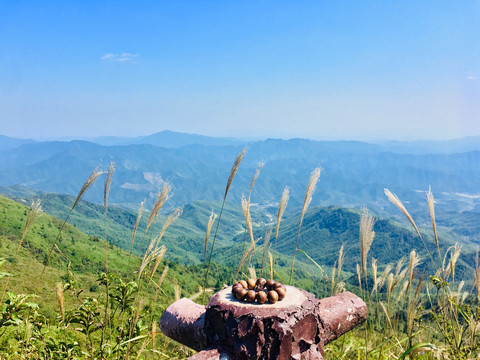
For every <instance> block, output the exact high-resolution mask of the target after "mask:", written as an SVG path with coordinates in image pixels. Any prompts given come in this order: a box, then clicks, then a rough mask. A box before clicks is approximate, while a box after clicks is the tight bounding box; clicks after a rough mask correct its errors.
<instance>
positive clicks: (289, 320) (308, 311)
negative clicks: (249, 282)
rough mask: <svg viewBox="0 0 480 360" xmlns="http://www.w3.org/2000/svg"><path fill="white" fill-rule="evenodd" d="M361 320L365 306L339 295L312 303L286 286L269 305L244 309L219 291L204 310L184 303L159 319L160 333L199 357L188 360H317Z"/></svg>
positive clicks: (311, 298) (352, 297)
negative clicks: (281, 293)
mask: <svg viewBox="0 0 480 360" xmlns="http://www.w3.org/2000/svg"><path fill="white" fill-rule="evenodd" d="M366 318H367V306H366V305H365V303H364V302H363V301H362V300H361V299H360V298H359V297H357V296H356V295H354V294H352V293H350V292H345V293H342V294H339V295H336V296H332V297H329V298H325V299H321V300H317V299H315V296H314V295H313V294H311V293H308V292H306V291H303V290H300V289H298V288H295V287H293V286H287V296H286V297H285V299H283V300H282V301H278V302H277V303H275V304H269V303H266V304H262V305H260V304H258V303H246V302H243V301H239V300H237V299H235V298H234V297H233V295H232V294H231V287H228V288H225V289H223V290H221V291H219V292H218V293H216V294H215V295H213V296H212V297H211V299H210V302H209V303H208V305H207V306H206V307H204V306H201V305H197V304H195V303H193V302H192V301H190V300H188V299H185V298H184V299H181V300H179V301H177V302H175V303H173V304H172V305H171V306H170V307H169V308H167V310H165V312H164V314H163V315H162V317H161V319H160V322H159V323H160V329H161V330H162V331H163V333H164V334H165V335H167V336H169V337H171V338H172V339H175V340H177V341H178V342H180V343H182V344H185V345H186V346H188V347H191V348H192V349H195V350H197V351H199V353H198V354H196V355H195V356H193V357H191V358H190V359H196V360H206V359H212V360H213V359H285V360H286V359H323V347H324V346H325V345H326V344H327V343H329V342H330V341H332V340H334V339H336V338H337V337H339V336H340V335H342V334H344V333H345V332H347V331H349V330H351V329H352V328H354V327H355V326H357V325H358V324H360V323H362V322H363V321H365V319H366Z"/></svg>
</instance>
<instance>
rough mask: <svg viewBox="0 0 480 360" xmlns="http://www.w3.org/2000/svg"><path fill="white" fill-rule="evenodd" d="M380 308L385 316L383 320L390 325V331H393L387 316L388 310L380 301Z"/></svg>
mask: <svg viewBox="0 0 480 360" xmlns="http://www.w3.org/2000/svg"><path fill="white" fill-rule="evenodd" d="M380 307H381V308H382V310H383V313H384V314H385V318H386V319H387V322H388V325H390V330H392V331H393V326H392V322H391V321H390V315H389V314H388V310H387V308H386V307H385V304H384V303H383V302H381V301H380Z"/></svg>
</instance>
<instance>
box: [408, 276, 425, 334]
mask: <svg viewBox="0 0 480 360" xmlns="http://www.w3.org/2000/svg"><path fill="white" fill-rule="evenodd" d="M422 285H423V277H420V280H419V281H418V285H417V288H416V289H415V295H414V296H413V299H412V300H411V301H409V302H408V305H407V334H408V336H409V337H411V335H412V330H413V322H414V320H415V312H416V310H417V309H418V307H419V306H420V304H419V301H418V297H419V295H420V291H421V289H422Z"/></svg>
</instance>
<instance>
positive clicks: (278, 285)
mask: <svg viewBox="0 0 480 360" xmlns="http://www.w3.org/2000/svg"><path fill="white" fill-rule="evenodd" d="M284 286H285V285H283V284H282V283H281V282H278V281H275V283H274V284H273V289H276V288H279V287H284Z"/></svg>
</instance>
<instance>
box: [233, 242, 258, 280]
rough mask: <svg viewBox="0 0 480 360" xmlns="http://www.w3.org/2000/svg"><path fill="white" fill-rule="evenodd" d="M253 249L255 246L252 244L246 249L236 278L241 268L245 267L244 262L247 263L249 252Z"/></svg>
mask: <svg viewBox="0 0 480 360" xmlns="http://www.w3.org/2000/svg"><path fill="white" fill-rule="evenodd" d="M252 251H253V246H252V245H250V246H249V247H248V249H247V251H245V252H244V253H243V255H242V259H241V260H240V264H239V265H238V269H237V271H236V273H235V276H234V277H233V279H234V280H236V278H237V275H238V273H239V272H240V270H241V269H242V268H243V264H244V263H245V260H247V258H248V256H249V254H250V253H251V252H252Z"/></svg>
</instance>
